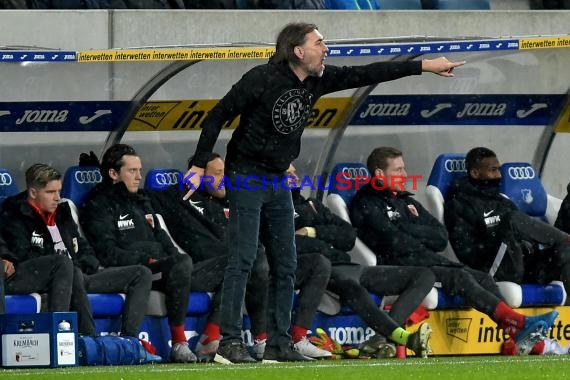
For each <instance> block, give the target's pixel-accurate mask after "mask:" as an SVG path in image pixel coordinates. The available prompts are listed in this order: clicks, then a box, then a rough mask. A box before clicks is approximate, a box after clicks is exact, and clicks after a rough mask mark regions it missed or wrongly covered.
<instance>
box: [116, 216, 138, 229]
mask: <svg viewBox="0 0 570 380" xmlns="http://www.w3.org/2000/svg"><path fill="white" fill-rule="evenodd" d="M128 215H129V214H126V215H121V216H119V220H117V228H118V229H119V231H124V230H131V229H133V228H135V222H134V220H132V219H125V218H126V217H127V216H128Z"/></svg>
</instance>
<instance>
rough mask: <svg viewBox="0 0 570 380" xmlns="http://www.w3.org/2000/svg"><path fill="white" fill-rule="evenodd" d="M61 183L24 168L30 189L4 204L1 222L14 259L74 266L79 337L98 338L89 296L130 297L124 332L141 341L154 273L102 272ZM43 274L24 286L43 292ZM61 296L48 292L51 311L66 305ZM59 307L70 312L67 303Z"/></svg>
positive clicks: (43, 171)
mask: <svg viewBox="0 0 570 380" xmlns="http://www.w3.org/2000/svg"><path fill="white" fill-rule="evenodd" d="M61 185H62V182H61V174H60V173H59V172H58V171H57V170H55V169H54V168H52V167H50V166H48V165H45V164H35V165H32V166H31V167H29V168H28V170H26V187H27V189H26V191H24V192H22V193H20V194H18V195H15V196H13V197H11V198H8V199H7V200H6V201H5V202H4V204H3V207H4V209H5V212H4V214H3V220H6V221H9V223H4V226H3V235H4V237H5V239H6V243H7V245H8V247H10V249H11V250H12V252H13V256H14V261H15V262H16V263H22V265H23V268H26V267H27V266H28V265H30V264H31V263H34V262H35V263H36V265H38V264H40V260H42V259H43V260H45V263H46V265H50V264H49V263H50V261H48V259H47V257H50V258H54V259H55V258H57V260H61V259H62V258H65V259H71V260H72V261H73V264H75V265H74V274H73V285H72V286H71V287H69V290H70V291H71V310H75V311H77V314H78V322H79V326H78V331H79V333H80V334H83V335H91V336H94V335H96V330H95V323H94V321H93V315H92V313H91V306H90V304H89V300H88V299H87V293H88V292H94V293H126V295H127V296H126V299H125V307H124V311H123V315H122V322H123V323H122V326H121V333H122V334H123V335H128V336H133V337H138V331H139V327H140V325H141V323H142V321H143V318H144V314H145V311H146V301H147V299H148V294H149V292H150V284H151V273H150V271H149V270H148V269H147V268H145V267H143V266H140V265H134V266H129V267H123V268H107V269H102V270H99V260H97V258H96V257H95V255H94V252H93V249H92V248H91V246H90V245H89V243H87V241H86V240H85V239H84V238H83V237H81V236H80V235H79V231H78V228H77V225H76V224H75V221H74V220H73V217H72V216H71V211H70V208H69V204H68V203H67V202H60V200H61V198H60V191H61ZM60 265H62V264H60ZM23 268H22V269H23ZM48 268H49V267H48ZM55 268H57V267H55ZM43 269H44V270H45V268H43ZM41 272H42V270H41V269H40V271H39V272H38V274H36V273H34V272H31V271H29V270H28V272H27V274H28V276H27V278H26V279H25V281H26V284H25V285H26V286H28V287H32V288H36V289H39V285H40V284H41V283H42V282H43V281H45V273H44V274H43V275H39V273H41ZM24 273H26V272H24V271H22V274H24ZM17 282H18V281H16V283H15V284H14V285H12V284H11V283H10V281H8V289H9V290H10V289H12V286H14V287H15V288H16V287H17ZM19 282H21V281H19ZM55 285H56V283H55V282H52V285H51V287H52V291H51V292H50V293H52V292H53V291H55V290H56V289H57V288H54V286H55ZM58 293H61V295H58V294H50V309H51V310H54V308H55V307H54V306H53V305H52V304H54V303H56V302H57V303H65V302H66V297H65V292H64V290H63V289H60V290H59V291H58ZM58 297H61V299H57V298H58ZM53 298H55V299H53ZM58 308H61V309H62V310H63V311H65V310H67V308H63V305H62V306H60V307H58Z"/></svg>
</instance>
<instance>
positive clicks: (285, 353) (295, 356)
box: [262, 344, 315, 363]
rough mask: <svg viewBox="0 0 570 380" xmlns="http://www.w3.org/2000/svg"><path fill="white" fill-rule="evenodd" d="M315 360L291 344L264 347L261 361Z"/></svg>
mask: <svg viewBox="0 0 570 380" xmlns="http://www.w3.org/2000/svg"><path fill="white" fill-rule="evenodd" d="M311 360H315V359H313V358H308V357H306V356H304V355H301V354H300V353H299V352H297V351H296V350H295V349H294V348H293V345H292V344H290V345H287V346H284V347H275V346H273V347H270V346H267V347H265V353H264V354H263V361H262V362H263V363H279V362H307V361H311Z"/></svg>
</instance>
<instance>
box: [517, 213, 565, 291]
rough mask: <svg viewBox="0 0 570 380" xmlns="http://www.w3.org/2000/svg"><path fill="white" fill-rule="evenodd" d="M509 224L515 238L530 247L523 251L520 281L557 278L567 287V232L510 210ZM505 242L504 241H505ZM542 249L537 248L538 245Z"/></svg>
mask: <svg viewBox="0 0 570 380" xmlns="http://www.w3.org/2000/svg"><path fill="white" fill-rule="evenodd" d="M509 221H510V226H511V230H512V233H513V235H514V239H516V241H528V242H530V243H532V245H533V248H534V249H531V250H528V251H525V252H523V253H525V255H524V258H523V259H524V281H529V282H538V283H548V282H550V281H552V280H555V279H561V280H562V282H563V283H564V287H565V288H566V290H567V291H569V290H570V240H569V239H568V234H566V233H565V232H563V231H560V230H559V229H557V228H555V227H553V226H551V225H550V224H547V223H544V222H542V221H540V220H537V219H535V218H531V217H529V216H528V215H526V214H524V213H522V212H520V211H514V212H512V213H511V214H510V219H509ZM507 244H508V243H507ZM539 245H542V246H544V249H538V246H539Z"/></svg>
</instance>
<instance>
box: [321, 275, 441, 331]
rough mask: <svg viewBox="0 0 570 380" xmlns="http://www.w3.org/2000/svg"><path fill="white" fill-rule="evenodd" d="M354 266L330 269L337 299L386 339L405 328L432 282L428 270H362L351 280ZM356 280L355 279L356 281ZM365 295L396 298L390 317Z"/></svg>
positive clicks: (331, 282) (331, 281)
mask: <svg viewBox="0 0 570 380" xmlns="http://www.w3.org/2000/svg"><path fill="white" fill-rule="evenodd" d="M352 268H353V266H346V265H335V266H333V270H332V274H331V280H330V282H329V289H330V290H331V291H333V292H334V293H336V294H338V295H339V296H340V300H341V302H342V303H343V304H347V305H348V306H350V308H351V309H352V310H354V312H355V313H356V314H358V315H359V316H360V317H361V318H362V320H363V321H364V322H366V324H367V325H368V326H370V327H371V328H372V329H374V331H376V332H377V333H380V334H382V335H385V336H390V334H391V333H392V332H393V331H394V330H395V329H396V328H398V327H401V326H403V325H404V324H405V322H406V320H407V319H408V317H409V316H410V315H411V314H412V313H413V312H414V310H416V308H417V307H418V306H419V305H420V304H421V303H422V301H423V299H424V298H425V296H426V295H427V294H428V293H429V292H430V290H431V288H432V287H433V285H434V282H435V276H434V274H433V272H432V271H431V270H429V269H428V268H422V267H398V266H386V265H382V266H375V267H363V268H362V272H361V274H360V276H359V278H358V276H353V275H352V273H354V271H352V270H346V269H352ZM355 277H356V278H355ZM368 292H372V293H375V294H377V295H380V296H382V295H399V297H398V299H397V301H396V302H395V303H394V305H393V306H392V309H391V311H390V315H388V314H386V313H385V312H384V311H382V310H380V309H379V308H378V306H376V303H374V301H373V300H372V299H371V298H370V295H369V294H368Z"/></svg>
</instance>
